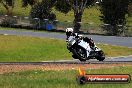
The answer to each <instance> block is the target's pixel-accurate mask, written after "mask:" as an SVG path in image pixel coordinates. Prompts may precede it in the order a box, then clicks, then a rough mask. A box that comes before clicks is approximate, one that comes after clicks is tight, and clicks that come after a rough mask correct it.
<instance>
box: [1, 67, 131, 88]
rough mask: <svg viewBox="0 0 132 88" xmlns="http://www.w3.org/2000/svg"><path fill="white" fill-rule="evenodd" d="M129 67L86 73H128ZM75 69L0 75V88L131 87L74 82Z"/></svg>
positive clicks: (94, 70)
mask: <svg viewBox="0 0 132 88" xmlns="http://www.w3.org/2000/svg"><path fill="white" fill-rule="evenodd" d="M131 71H132V68H131V67H116V68H111V69H109V70H108V69H88V70H87V74H130V75H132V73H131ZM77 75H78V72H77V71H76V70H68V71H42V70H40V71H35V70H34V71H24V72H16V73H6V74H2V75H0V79H1V80H0V87H1V88H18V87H19V88H131V87H132V81H131V82H130V83H129V84H85V85H79V84H77V82H76V76H77Z"/></svg>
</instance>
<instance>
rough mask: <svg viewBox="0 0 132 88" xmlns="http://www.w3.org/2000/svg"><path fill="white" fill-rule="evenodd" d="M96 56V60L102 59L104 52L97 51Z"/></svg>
mask: <svg viewBox="0 0 132 88" xmlns="http://www.w3.org/2000/svg"><path fill="white" fill-rule="evenodd" d="M96 58H97V60H99V61H103V60H104V59H105V54H104V52H103V51H99V52H98V56H97V57H96Z"/></svg>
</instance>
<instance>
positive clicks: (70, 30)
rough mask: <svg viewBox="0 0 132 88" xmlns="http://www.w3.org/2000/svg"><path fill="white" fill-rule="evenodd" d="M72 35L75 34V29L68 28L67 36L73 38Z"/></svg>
mask: <svg viewBox="0 0 132 88" xmlns="http://www.w3.org/2000/svg"><path fill="white" fill-rule="evenodd" d="M72 33H73V28H67V29H66V35H67V36H71V34H72Z"/></svg>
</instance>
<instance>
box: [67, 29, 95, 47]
mask: <svg viewBox="0 0 132 88" xmlns="http://www.w3.org/2000/svg"><path fill="white" fill-rule="evenodd" d="M66 35H67V38H66V40H68V38H69V37H70V36H73V37H75V38H77V39H83V40H84V41H85V42H87V43H89V45H90V47H91V48H92V49H93V48H94V47H95V44H94V42H93V40H92V38H88V37H83V36H82V35H79V34H78V33H74V32H73V28H67V29H66Z"/></svg>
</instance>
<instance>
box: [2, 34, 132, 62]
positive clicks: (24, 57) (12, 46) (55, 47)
mask: <svg viewBox="0 0 132 88" xmlns="http://www.w3.org/2000/svg"><path fill="white" fill-rule="evenodd" d="M98 46H99V47H100V48H101V49H103V51H104V52H105V54H106V55H107V56H120V55H121V56H123V55H132V48H127V47H119V46H111V45H102V44H99V45H98ZM62 59H63V60H67V59H72V57H71V54H70V53H69V51H68V50H67V48H66V42H65V41H64V40H57V39H48V38H37V37H27V36H11V35H6V36H5V35H0V61H1V62H2V61H5V62H6V61H7V62H10V61H20V62H21V61H33V62H34V61H46V60H62Z"/></svg>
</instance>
